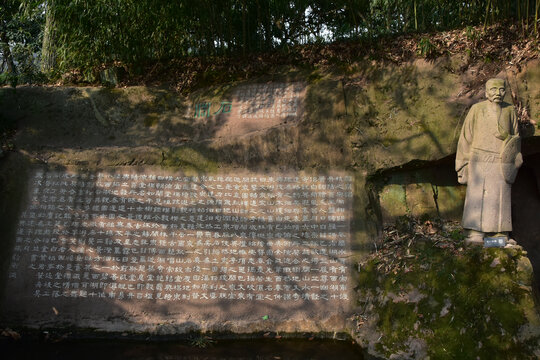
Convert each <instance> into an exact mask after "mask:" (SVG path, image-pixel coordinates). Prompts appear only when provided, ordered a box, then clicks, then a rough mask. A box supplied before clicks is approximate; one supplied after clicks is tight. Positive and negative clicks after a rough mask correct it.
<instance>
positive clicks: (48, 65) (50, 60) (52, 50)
mask: <svg viewBox="0 0 540 360" xmlns="http://www.w3.org/2000/svg"><path fill="white" fill-rule="evenodd" d="M53 7H54V0H48V1H47V8H46V10H45V29H44V32H43V48H42V49H41V71H43V72H45V73H47V72H51V71H53V70H54V68H55V66H56V44H55V33H56V31H55V27H56V26H55V21H54V16H53V12H52V11H51V9H52V8H53Z"/></svg>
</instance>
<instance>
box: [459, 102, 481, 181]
mask: <svg viewBox="0 0 540 360" xmlns="http://www.w3.org/2000/svg"><path fill="white" fill-rule="evenodd" d="M476 111H477V107H476V106H475V105H473V107H472V108H471V109H470V110H469V113H468V114H467V117H466V118H465V122H464V123H463V127H462V128H461V133H460V135H459V140H458V145H457V152H456V171H457V173H458V181H459V182H460V183H461V184H466V183H467V165H468V164H469V159H470V156H471V148H472V139H473V135H474V134H473V129H474V121H475V118H476Z"/></svg>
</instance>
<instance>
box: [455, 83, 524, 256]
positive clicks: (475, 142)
mask: <svg viewBox="0 0 540 360" xmlns="http://www.w3.org/2000/svg"><path fill="white" fill-rule="evenodd" d="M505 94H506V84H505V81H504V80H503V79H491V80H488V81H487V83H486V97H487V100H486V101H482V102H479V103H477V104H474V105H473V106H472V107H471V109H470V110H469V113H468V114H467V117H466V119H465V123H464V124H463V128H462V130H461V135H460V137H459V142H458V147H457V154H456V171H457V174H458V181H459V183H461V184H467V193H466V198H465V206H464V209H463V220H462V225H463V228H465V229H468V235H467V238H466V240H465V242H466V244H468V245H483V244H484V236H485V235H486V236H503V237H506V239H508V233H509V232H510V231H512V216H511V199H510V192H511V187H512V183H513V182H514V180H515V178H516V175H517V171H518V169H519V167H520V166H521V164H522V163H523V159H522V156H521V140H520V137H519V132H518V120H517V117H516V112H515V110H514V107H513V106H512V105H510V104H508V103H505V102H504V96H505Z"/></svg>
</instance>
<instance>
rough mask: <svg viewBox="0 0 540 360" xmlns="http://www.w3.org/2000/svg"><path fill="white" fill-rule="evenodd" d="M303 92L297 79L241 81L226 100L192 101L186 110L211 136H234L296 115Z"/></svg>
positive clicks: (293, 117)
mask: <svg viewBox="0 0 540 360" xmlns="http://www.w3.org/2000/svg"><path fill="white" fill-rule="evenodd" d="M305 94H306V84H304V83H301V82H295V83H261V84H250V85H241V86H238V87H237V88H236V89H235V90H233V92H232V95H231V98H230V99H228V100H224V101H214V102H209V101H201V102H196V103H194V104H193V105H192V107H191V108H190V109H189V110H188V111H189V112H190V116H192V117H193V118H194V119H195V120H196V121H198V122H199V123H201V124H205V125H206V126H211V127H212V130H213V131H215V137H229V136H233V135H234V136H238V135H243V134H247V133H251V132H255V131H260V130H264V129H267V128H270V127H274V126H278V125H283V124H286V123H291V122H293V121H296V120H298V119H300V118H301V116H302V115H303V112H304V97H305Z"/></svg>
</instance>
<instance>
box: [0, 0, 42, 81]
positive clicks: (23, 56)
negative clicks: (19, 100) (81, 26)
mask: <svg viewBox="0 0 540 360" xmlns="http://www.w3.org/2000/svg"><path fill="white" fill-rule="evenodd" d="M43 15H44V14H43V9H42V7H41V6H40V2H39V1H33V0H25V1H21V0H6V1H5V2H4V4H3V5H0V74H1V76H0V84H2V85H4V84H9V85H11V86H13V87H15V86H16V85H17V84H20V83H39V82H43V81H45V80H46V79H45V78H44V76H43V75H42V74H40V71H39V63H38V59H39V53H40V50H41V41H42V25H43V22H44V16H43Z"/></svg>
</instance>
